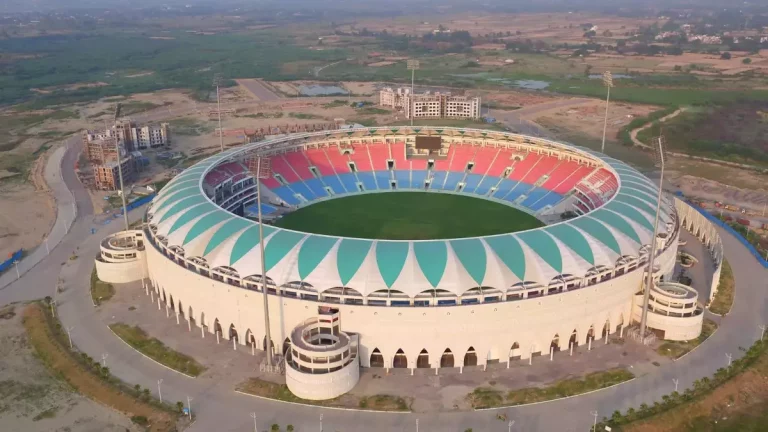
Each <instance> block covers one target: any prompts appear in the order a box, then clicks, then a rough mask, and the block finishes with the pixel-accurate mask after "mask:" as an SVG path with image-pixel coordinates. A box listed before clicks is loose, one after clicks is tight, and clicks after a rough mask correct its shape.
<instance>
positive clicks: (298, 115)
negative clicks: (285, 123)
mask: <svg viewBox="0 0 768 432" xmlns="http://www.w3.org/2000/svg"><path fill="white" fill-rule="evenodd" d="M288 117H291V118H295V119H301V120H313V119H321V118H323V117H322V116H319V115H317V114H310V113H295V112H292V113H288Z"/></svg>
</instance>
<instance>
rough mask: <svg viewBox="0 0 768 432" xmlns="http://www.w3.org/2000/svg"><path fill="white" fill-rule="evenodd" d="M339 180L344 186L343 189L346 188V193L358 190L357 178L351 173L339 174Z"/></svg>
mask: <svg viewBox="0 0 768 432" xmlns="http://www.w3.org/2000/svg"><path fill="white" fill-rule="evenodd" d="M339 180H341V184H342V185H343V186H344V189H346V190H347V193H355V192H358V189H357V179H356V178H355V175H354V174H352V173H345V174H339Z"/></svg>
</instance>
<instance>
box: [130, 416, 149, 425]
mask: <svg viewBox="0 0 768 432" xmlns="http://www.w3.org/2000/svg"><path fill="white" fill-rule="evenodd" d="M131 421H132V422H134V423H136V424H137V425H139V426H147V425H149V420H147V418H146V417H144V416H142V415H135V416H133V417H131Z"/></svg>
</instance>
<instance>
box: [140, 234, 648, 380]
mask: <svg viewBox="0 0 768 432" xmlns="http://www.w3.org/2000/svg"><path fill="white" fill-rule="evenodd" d="M146 246H147V264H148V267H149V275H150V279H151V280H152V282H153V286H154V287H155V289H156V290H158V292H159V293H160V295H161V297H162V296H165V297H166V299H167V300H168V302H169V303H170V301H171V298H172V299H173V302H174V306H175V307H176V308H178V304H179V302H181V305H182V308H183V312H184V315H185V317H186V316H188V315H189V314H190V312H191V316H192V317H193V318H194V319H195V322H196V324H198V325H199V324H200V323H201V322H203V323H204V324H205V325H206V326H208V331H209V332H213V331H214V321H215V320H216V319H218V320H219V323H220V325H221V328H222V335H223V336H224V337H225V338H228V337H229V328H230V325H234V326H235V328H236V330H237V332H238V335H239V341H240V343H245V341H246V339H245V334H246V332H247V331H248V330H250V331H251V332H252V333H253V334H254V335H255V337H256V340H257V344H258V345H257V346H259V347H260V346H261V345H262V340H263V338H264V318H263V314H262V306H261V305H262V293H261V292H257V291H250V290H246V289H243V288H239V287H235V286H232V285H229V284H226V283H223V282H219V281H216V280H213V279H208V278H205V277H202V276H201V275H199V274H197V273H195V272H193V271H191V270H188V269H186V268H184V267H181V266H179V265H176V264H174V263H173V262H172V261H170V260H169V259H168V258H166V257H165V256H164V255H163V254H162V253H160V252H159V251H158V250H157V249H155V248H154V247H153V246H152V245H151V244H149V243H148V244H147V245H146ZM641 276H642V272H640V271H634V272H630V273H628V274H625V275H623V276H620V277H617V278H614V279H612V280H609V281H606V282H604V283H600V284H597V285H592V286H589V287H585V288H581V289H578V290H575V291H570V292H564V293H560V294H556V295H548V296H543V297H537V298H531V299H525V300H517V301H509V302H499V303H484V304H474V305H464V306H446V307H392V306H390V307H385V306H363V305H343V304H325V303H319V302H313V301H307V300H300V299H295V298H290V297H279V296H275V295H270V296H269V310H270V323H271V324H270V326H271V331H272V340H273V342H274V344H275V345H276V346H277V347H281V346H282V343H283V341H284V340H285V339H286V338H287V337H288V335H289V334H290V332H291V330H292V329H293V328H294V327H295V326H296V325H298V324H300V323H302V322H303V321H304V320H306V319H307V318H310V317H313V316H316V314H317V307H318V306H320V305H323V304H325V305H327V306H331V307H334V308H338V309H339V310H340V316H341V326H342V328H343V329H344V330H345V331H348V332H354V333H358V334H359V335H360V339H359V342H360V354H359V356H360V362H361V365H362V366H368V365H369V359H370V355H371V352H372V351H373V350H374V349H375V348H378V349H379V350H380V351H381V353H382V355H383V357H384V359H385V364H387V365H391V363H392V359H393V357H394V355H395V353H396V352H397V350H398V349H402V350H403V351H404V352H405V354H406V356H407V358H408V367H415V366H416V359H417V356H418V354H419V352H420V351H421V350H422V349H426V350H427V352H428V353H429V362H430V364H431V366H432V367H438V366H439V364H440V356H441V355H442V353H443V352H444V351H445V350H446V349H447V348H450V350H451V351H452V352H453V354H454V358H455V365H456V366H457V367H458V366H461V365H462V364H463V358H464V354H465V353H466V352H467V350H468V349H469V348H470V347H473V348H474V349H475V351H476V352H477V357H478V364H481V365H482V364H485V363H486V361H487V359H498V360H499V361H501V362H506V361H507V359H508V356H509V354H510V348H511V347H512V346H513V344H515V343H518V344H519V345H520V349H519V355H520V356H521V357H522V358H523V359H527V358H528V357H529V356H530V353H531V352H534V353H535V352H543V353H544V354H546V353H547V352H548V351H549V346H550V343H551V341H552V339H553V337H554V336H555V334H558V335H559V336H560V337H559V340H560V347H561V349H567V348H568V340H569V337H570V335H571V333H572V332H573V330H574V329H575V330H576V331H577V333H578V341H579V344H580V345H585V344H586V339H587V333H588V331H589V329H590V327H591V326H593V327H594V330H595V335H596V337H597V338H600V335H601V333H602V329H603V326H604V325H605V323H606V321H608V322H609V323H610V327H611V332H614V331H616V328H617V326H618V325H619V324H621V323H622V322H623V323H624V325H628V324H629V320H630V317H631V307H632V300H633V296H634V294H635V293H636V292H637V291H638V289H639V287H640V278H641ZM190 308H191V311H190Z"/></svg>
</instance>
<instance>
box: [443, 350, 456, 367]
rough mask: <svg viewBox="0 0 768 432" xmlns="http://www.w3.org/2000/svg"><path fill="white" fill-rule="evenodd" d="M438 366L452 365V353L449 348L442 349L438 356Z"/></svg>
mask: <svg viewBox="0 0 768 432" xmlns="http://www.w3.org/2000/svg"><path fill="white" fill-rule="evenodd" d="M440 367H441V368H444V367H453V353H452V352H451V349H450V348H446V349H445V351H443V355H442V356H441V357H440Z"/></svg>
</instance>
